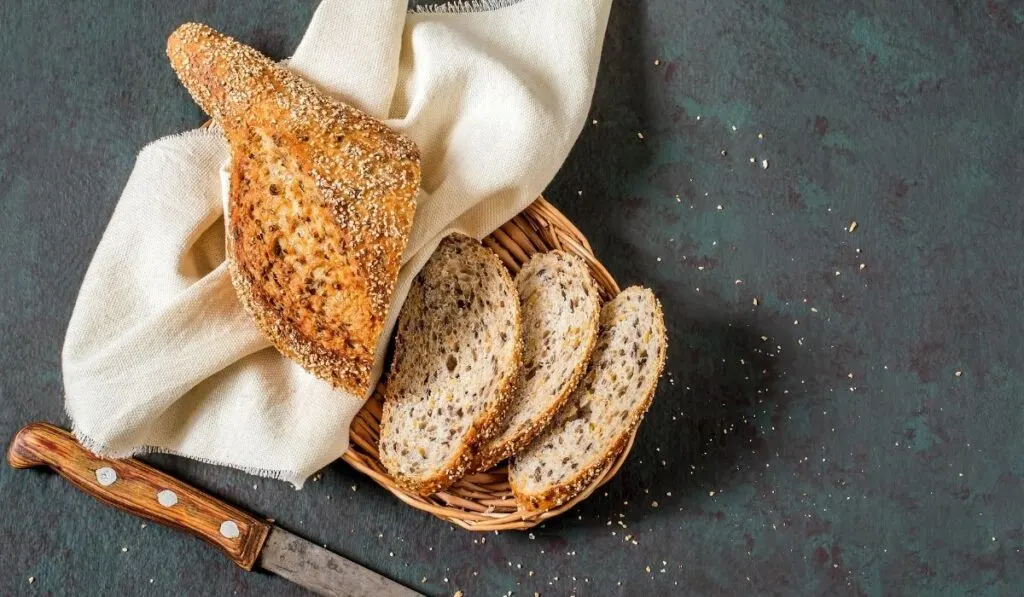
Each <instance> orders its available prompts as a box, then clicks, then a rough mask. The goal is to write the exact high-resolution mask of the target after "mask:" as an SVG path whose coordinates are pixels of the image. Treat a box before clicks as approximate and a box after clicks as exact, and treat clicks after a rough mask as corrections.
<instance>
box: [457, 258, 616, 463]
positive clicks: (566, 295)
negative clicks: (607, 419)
mask: <svg viewBox="0 0 1024 597" xmlns="http://www.w3.org/2000/svg"><path fill="white" fill-rule="evenodd" d="M515 283H516V290H517V291H518V293H519V303H520V307H521V308H522V316H523V366H522V370H521V373H520V374H519V382H518V383H517V384H516V392H515V394H514V395H513V397H512V404H511V405H510V406H509V409H508V414H506V416H505V421H504V422H503V424H502V431H501V433H499V434H498V435H497V436H495V437H494V438H492V439H491V440H489V441H488V442H486V443H484V444H483V445H482V446H481V447H480V448H479V450H478V452H477V456H476V459H475V462H474V464H473V466H472V467H471V470H477V471H481V470H487V469H489V468H491V467H492V466H494V465H495V464H497V463H499V462H501V461H502V460H505V459H506V458H508V457H509V456H511V455H512V454H514V453H516V452H517V451H519V450H520V449H521V448H523V447H524V446H526V444H528V443H529V442H530V440H532V439H533V438H534V437H536V436H537V434H538V433H540V432H541V430H542V429H543V428H544V427H545V426H546V425H547V424H548V423H549V422H550V421H551V419H552V418H553V417H554V416H555V413H557V412H558V410H559V409H560V408H561V407H562V406H563V405H564V404H565V401H566V400H567V399H568V398H569V394H570V392H572V390H573V389H574V388H575V387H576V384H577V383H579V380H580V378H581V377H582V376H583V372H584V371H585V370H586V368H587V362H588V360H589V359H590V353H591V351H592V350H593V348H594V344H595V341H596V339H597V324H598V319H599V317H600V314H601V299H600V297H599V296H598V292H597V284H595V283H594V279H593V278H592V277H591V276H590V271H589V270H588V269H587V264H586V262H584V261H583V259H581V258H580V257H578V256H576V255H573V254H571V253H565V252H563V251H551V252H549V253H537V254H536V255H534V256H533V257H531V258H530V260H529V261H528V262H527V263H526V264H525V265H524V266H523V267H522V269H520V270H519V273H518V274H517V275H516V278H515Z"/></svg>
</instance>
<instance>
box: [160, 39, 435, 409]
mask: <svg viewBox="0 0 1024 597" xmlns="http://www.w3.org/2000/svg"><path fill="white" fill-rule="evenodd" d="M167 55H168V57H169V58H170V60H171V65H172V66H173V68H174V70H175V72H176V73H177V74H178V77H179V78H180V79H181V82H182V83H183V84H184V85H185V87H186V88H187V89H188V90H189V92H190V93H191V94H192V97H193V98H195V100H196V102H197V103H198V104H199V105H200V107H202V108H203V110H204V111H206V113H207V114H209V115H210V116H211V117H212V118H213V119H214V121H215V122H216V123H217V125H219V127H220V128H221V129H222V130H223V131H224V133H225V136H226V137H227V140H228V144H229V146H230V148H231V189H230V194H229V197H228V213H227V214H226V220H227V235H226V236H227V239H226V249H227V262H228V267H229V270H230V273H231V280H232V282H233V284H234V286H235V289H236V291H237V294H238V297H239V299H240V302H241V303H242V306H243V307H244V308H245V310H246V311H247V312H248V313H249V314H250V315H251V316H252V318H253V320H254V321H255V322H256V325H257V326H258V327H259V329H260V330H261V332H262V333H263V334H264V335H265V336H267V338H269V339H270V341H271V342H272V343H273V344H274V346H275V347H277V349H278V350H279V351H280V352H281V353H282V354H284V355H285V356H287V357H289V358H291V359H293V360H295V361H296V362H298V363H299V364H300V365H302V366H303V367H304V368H305V369H306V370H308V371H310V372H311V373H313V374H314V375H316V376H317V377H320V378H322V379H324V380H326V381H328V382H330V383H331V384H332V385H333V386H335V387H338V388H342V389H344V390H347V391H348V392H350V393H353V394H355V395H364V394H366V393H367V391H368V390H369V386H370V381H371V380H370V373H371V369H372V367H373V363H374V360H375V356H376V348H377V345H378V341H379V339H380V336H381V333H382V332H383V330H384V323H385V318H386V315H387V311H388V308H389V306H390V303H391V297H392V293H393V291H394V286H395V283H396V281H397V279H398V272H399V269H400V267H401V261H402V253H403V252H404V251H405V246H406V242H407V240H408V236H409V231H410V229H411V227H412V221H413V215H414V213H415V208H416V205H415V197H416V193H417V192H418V189H419V182H420V164H419V152H418V150H417V149H416V146H415V145H414V144H413V143H412V142H411V141H409V140H408V139H406V138H404V137H402V136H401V135H398V134H397V133H395V132H393V131H391V130H390V129H388V128H387V127H386V126H385V125H384V124H383V123H381V122H380V121H378V120H376V119H373V118H371V117H369V116H367V115H366V114H364V113H362V112H360V111H359V110H356V109H355V108H352V107H350V106H347V105H345V104H342V103H340V102H337V101H335V100H333V99H331V98H329V97H327V96H326V95H324V94H322V93H321V92H320V91H319V90H317V89H316V88H315V87H313V86H312V85H311V84H309V83H308V82H306V81H304V80H302V79H301V78H300V77H298V76H296V75H294V74H292V73H291V72H289V71H288V70H286V69H284V68H281V67H279V66H277V65H276V64H274V63H273V62H272V61H270V60H269V59H268V58H266V57H265V56H263V55H262V54H260V53H259V52H258V51H256V50H254V49H253V48H251V47H249V46H246V45H243V44H241V43H239V42H237V41H235V40H234V39H232V38H230V37H227V36H225V35H222V34H220V33H218V32H216V31H214V30H213V29H211V28H209V27H207V26H205V25H200V24H196V23H188V24H185V25H182V26H181V27H179V28H178V29H177V30H176V31H175V32H174V33H173V34H172V35H171V37H170V39H169V40H168V43H167Z"/></svg>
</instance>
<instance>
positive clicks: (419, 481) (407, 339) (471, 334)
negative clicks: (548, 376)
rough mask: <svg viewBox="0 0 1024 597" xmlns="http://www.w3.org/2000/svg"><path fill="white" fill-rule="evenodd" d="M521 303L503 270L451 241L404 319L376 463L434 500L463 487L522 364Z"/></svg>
mask: <svg viewBox="0 0 1024 597" xmlns="http://www.w3.org/2000/svg"><path fill="white" fill-rule="evenodd" d="M520 352H521V342H520V312H519V299H518V297H517V296H516V292H515V287H514V286H513V284H512V279H511V278H510V277H509V275H508V272H507V271H506V270H505V266H504V265H502V263H501V261H500V260H499V259H498V257H497V255H495V254H494V253H493V252H491V251H490V250H489V249H487V248H486V247H484V246H483V245H481V244H480V243H479V242H477V241H475V240H473V239H471V238H469V237H466V236H463V235H460V234H455V235H452V236H449V237H447V238H446V239H444V240H443V241H442V242H441V245H440V246H439V247H438V249H437V251H435V253H434V254H433V255H432V256H431V258H430V260H429V261H427V264H426V265H425V266H424V268H423V270H422V271H420V273H419V274H418V275H417V276H416V279H415V280H414V282H413V285H412V288H411V289H410V291H409V295H408V298H406V301H405V304H404V305H403V307H402V311H401V313H400V314H399V318H398V332H397V334H396V337H395V354H394V358H393V360H392V363H391V370H390V372H389V374H388V377H387V381H386V385H385V390H384V408H383V414H382V417H381V431H380V459H381V462H382V463H383V464H384V466H385V467H386V468H387V470H388V472H389V473H390V474H391V477H392V478H393V479H394V480H395V482H396V483H398V484H399V485H401V486H402V487H405V488H406V489H408V490H409V491H414V492H417V493H420V494H424V495H426V494H430V493H434V492H437V491H440V490H442V489H444V488H446V487H448V486H449V485H451V484H452V483H453V482H455V481H456V480H458V479H459V478H460V477H461V476H462V475H463V474H464V473H465V471H466V468H467V467H468V466H469V464H470V461H471V458H472V456H473V454H474V451H475V449H476V447H477V446H478V445H479V444H480V443H481V442H484V441H486V440H488V439H489V438H490V437H492V436H493V435H494V434H495V433H496V432H497V431H498V427H499V425H500V423H501V421H502V417H503V415H504V413H505V410H506V408H507V406H508V402H509V399H510V398H511V396H512V392H513V389H514V384H515V381H516V379H517V375H518V373H519V363H520Z"/></svg>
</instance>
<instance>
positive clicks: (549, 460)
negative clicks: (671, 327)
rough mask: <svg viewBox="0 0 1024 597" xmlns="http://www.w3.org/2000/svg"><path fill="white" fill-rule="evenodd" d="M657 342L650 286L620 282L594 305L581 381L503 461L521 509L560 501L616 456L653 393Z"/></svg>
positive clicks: (659, 360)
mask: <svg viewBox="0 0 1024 597" xmlns="http://www.w3.org/2000/svg"><path fill="white" fill-rule="evenodd" d="M665 344H666V342H665V319H664V316H663V315H662V312H661V305H660V304H659V303H658V299H657V298H655V296H654V293H652V292H651V291H650V290H647V289H646V288H640V287H638V286H634V287H632V288H628V289H626V290H624V291H622V292H621V293H620V294H619V295H618V296H617V297H615V299H613V300H612V301H610V302H609V303H608V304H606V305H605V306H604V308H602V309H601V331H600V335H599V336H598V339H597V347H596V348H595V349H594V354H593V356H592V357H591V362H590V367H589V369H588V370H587V373H586V375H585V376H584V378H583V381H582V382H580V385H579V386H578V387H577V388H576V390H575V391H574V392H573V393H572V396H570V398H569V402H568V404H567V405H566V406H565V408H564V409H562V410H561V411H560V412H559V413H558V415H556V417H555V420H554V421H553V422H552V424H551V425H550V426H549V427H548V428H547V429H546V430H545V431H544V432H543V433H541V434H540V436H539V437H538V438H537V439H535V440H534V441H533V442H532V443H531V444H530V445H529V446H527V447H526V449H525V450H523V451H522V452H520V453H519V454H518V455H516V456H515V457H514V458H513V460H512V465H511V466H510V467H509V483H510V485H511V486H512V491H513V492H514V493H515V496H516V501H517V502H519V505H520V507H521V508H523V509H525V510H550V509H551V508H555V507H557V506H560V505H561V504H564V503H565V502H567V501H569V500H571V499H572V498H574V497H576V496H577V495H579V494H580V493H581V492H583V491H584V490H585V489H586V488H587V486H588V485H589V484H590V483H591V482H592V481H593V480H594V478H595V477H596V476H597V475H598V474H600V473H601V471H603V470H604V469H605V467H606V466H608V465H609V464H610V463H611V461H612V460H613V459H614V458H615V457H616V456H618V454H619V452H621V451H622V449H623V448H624V447H625V445H626V443H627V442H629V437H630V434H631V433H632V432H633V430H634V429H635V428H636V426H637V425H638V424H639V423H640V420H641V419H642V418H643V416H644V413H645V412H647V408H648V407H649V406H650V404H651V400H652V399H653V397H654V390H655V388H656V387H657V385H658V376H659V375H660V374H661V368H662V366H663V365H664V362H665Z"/></svg>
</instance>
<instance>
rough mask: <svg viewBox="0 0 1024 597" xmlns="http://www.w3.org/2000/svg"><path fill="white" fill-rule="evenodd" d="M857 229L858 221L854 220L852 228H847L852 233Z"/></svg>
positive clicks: (851, 224)
mask: <svg viewBox="0 0 1024 597" xmlns="http://www.w3.org/2000/svg"><path fill="white" fill-rule="evenodd" d="M856 229H857V221H856V220H854V221H852V222H850V227H849V228H847V230H849V231H850V232H853V231H854V230H856Z"/></svg>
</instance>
